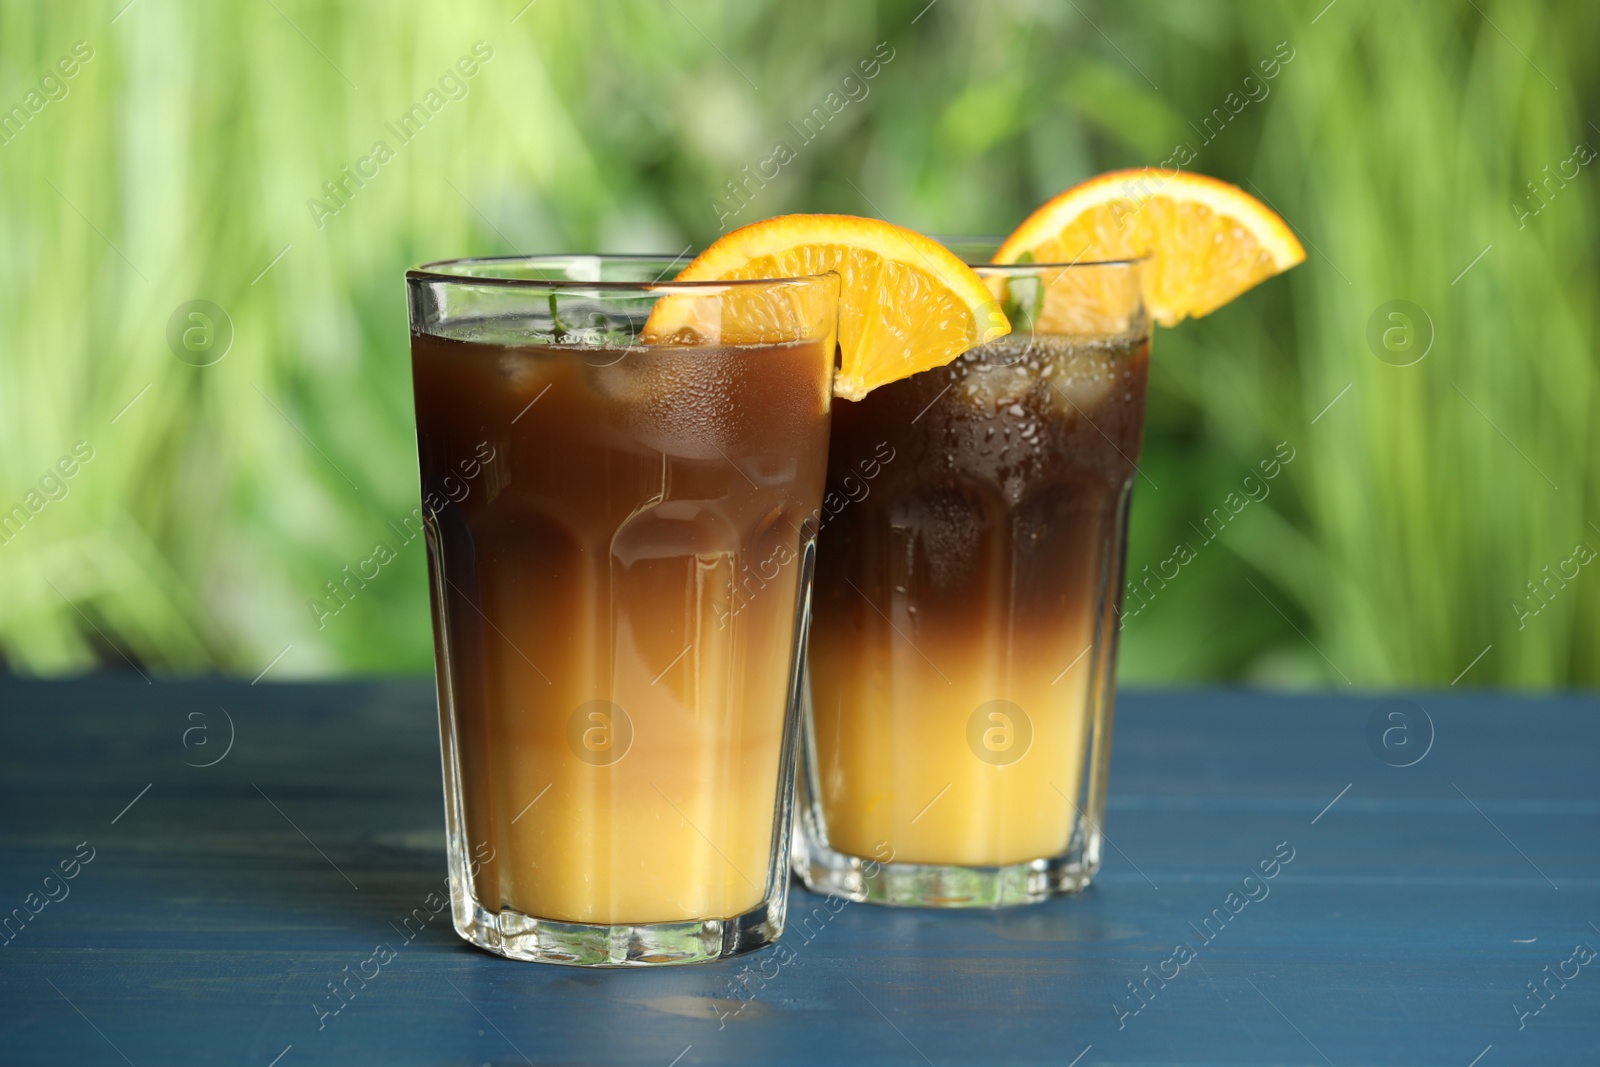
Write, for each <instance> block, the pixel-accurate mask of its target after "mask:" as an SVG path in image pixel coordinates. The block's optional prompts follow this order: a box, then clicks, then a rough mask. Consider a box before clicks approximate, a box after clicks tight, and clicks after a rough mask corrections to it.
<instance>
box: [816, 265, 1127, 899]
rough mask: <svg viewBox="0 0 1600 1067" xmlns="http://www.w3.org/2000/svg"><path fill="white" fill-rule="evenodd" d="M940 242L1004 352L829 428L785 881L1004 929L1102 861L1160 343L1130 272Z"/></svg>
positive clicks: (856, 408)
mask: <svg viewBox="0 0 1600 1067" xmlns="http://www.w3.org/2000/svg"><path fill="white" fill-rule="evenodd" d="M951 246H952V248H954V249H955V250H956V251H957V252H958V254H960V255H962V256H963V257H965V258H967V259H968V260H969V262H972V263H973V264H974V269H976V270H977V272H978V273H979V275H980V276H982V277H983V278H984V279H985V281H986V282H987V283H988V284H989V286H990V287H991V289H992V290H993V291H994V293H995V295H996V297H997V298H998V299H1000V300H1001V302H1002V306H1003V307H1004V308H1005V310H1006V312H1007V315H1008V316H1009V317H1010V319H1011V322H1012V328H1013V332H1012V333H1011V334H1010V335H1009V336H1007V337H1004V338H1001V339H1000V340H998V341H995V342H992V343H990V344H987V345H984V346H982V347H980V348H977V349H974V350H972V351H971V352H968V353H966V354H965V355H964V356H962V357H961V358H959V359H957V360H956V361H955V362H953V363H951V364H950V365H948V366H946V367H941V368H937V369H934V370H929V371H924V372H922V373H920V374H916V375H914V376H912V377H910V378H907V379H905V380H903V381H899V382H895V383H893V384H891V385H887V386H884V387H882V388H880V389H877V390H875V391H874V392H873V393H872V394H871V395H869V396H868V397H866V398H865V399H864V400H862V401H860V402H859V403H850V402H847V401H839V402H837V403H836V404H835V406H834V413H833V435H832V442H831V446H830V455H829V464H828V494H827V496H826V497H825V501H824V520H823V522H824V527H823V531H822V535H821V538H820V541H819V545H820V547H819V551H818V555H817V578H816V590H815V596H814V600H813V611H814V612H815V626H814V627H813V629H812V633H811V640H810V650H809V656H808V658H809V680H810V693H809V713H808V717H807V722H806V733H807V737H806V748H805V757H804V768H803V773H802V781H801V788H802V790H803V793H802V801H801V820H802V828H801V832H800V833H799V834H798V835H797V839H796V842H795V850H794V860H795V866H796V869H797V870H798V871H799V872H800V874H801V875H802V876H803V877H804V879H805V881H806V884H807V885H808V886H810V887H811V888H813V889H816V890H819V891H822V892H827V893H832V894H835V895H839V896H845V897H849V898H851V899H854V900H866V901H873V902H877V903H884V904H901V905H921V906H932V907H998V906H1003V905H1009V904H1021V903H1027V902H1030V901H1036V900H1041V899H1043V898H1045V897H1047V896H1049V895H1052V894H1055V893H1065V892H1072V891H1074V890H1076V889H1079V888H1081V887H1082V886H1084V885H1086V884H1087V883H1088V881H1089V879H1090V877H1091V876H1092V875H1093V873H1094V872H1095V870H1096V869H1097V867H1098V865H1099V859H1100V842H1101V835H1100V825H1101V819H1102V816H1103V813H1104V809H1105V788H1106V765H1107V756H1108V746H1109V742H1110V736H1111V709H1112V674H1113V667H1114V662H1115V653H1116V637H1117V615H1116V612H1117V610H1118V602H1119V593H1120V590H1121V587H1122V574H1123V554H1124V549H1125V543H1126V536H1127V515H1128V501H1129V496H1130V493H1131V490H1132V488H1133V482H1134V478H1135V472H1136V468H1135V462H1136V460H1137V459H1138V455H1139V440H1140V433H1141V429H1142V426H1143V420H1144V394H1145V365H1146V359H1147V355H1148V352H1149V336H1150V335H1149V323H1148V320H1147V318H1146V315H1145V311H1144V307H1143V303H1142V301H1141V298H1140V277H1139V275H1140V263H1139V262H1117V263H1085V264H1073V265H1068V264H1042V263H1030V264H1026V265H1018V266H993V265H989V264H987V263H984V262H983V260H984V259H985V258H986V257H987V255H988V254H989V252H991V251H992V245H991V246H990V247H989V248H988V249H977V248H973V247H972V246H971V245H964V244H960V243H957V242H951Z"/></svg>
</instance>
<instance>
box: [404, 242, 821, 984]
mask: <svg viewBox="0 0 1600 1067" xmlns="http://www.w3.org/2000/svg"><path fill="white" fill-rule="evenodd" d="M671 268H672V264H670V263H668V262H666V261H665V260H652V259H646V258H633V257H599V256H573V257H539V258H518V259H478V260H458V261H453V262H447V263H433V264H428V265H426V266H424V267H422V268H420V269H417V270H414V271H411V272H409V273H408V274H407V287H408V294H409V309H410V319H411V344H412V367H413V375H414V386H415V396H416V411H417V444H418V453H419V460H420V468H421V481H422V499H423V505H424V506H423V511H424V526H425V530H426V534H427V545H428V564H429V585H430V588H431V592H432V602H433V620H434V635H435V657H436V667H437V677H438V687H439V712H440V733H441V737H442V744H443V756H444V782H445V810H446V823H447V830H448V838H449V865H450V885H451V896H452V904H453V914H454V921H455V927H456V930H457V932H459V933H460V934H461V936H462V937H464V938H465V939H467V940H468V941H470V942H472V943H473V944H475V945H479V946H481V947H483V948H485V949H489V950H490V951H493V952H497V953H499V954H501V955H504V956H509V957H512V958H515V959H526V960H541V961H549V962H559V963H570V964H592V965H601V966H622V965H636V964H637V965H646V964H665V963H686V962H693V961H697V960H709V959H716V958H719V957H723V956H727V955H732V954H734V953H738V952H743V951H747V950H749V949H753V948H757V947H759V946H761V945H764V944H767V943H768V942H770V941H772V940H773V939H774V938H776V937H777V936H778V935H779V933H781V931H782V928H783V920H784V908H785V903H786V889H785V886H786V875H787V864H786V860H787V855H786V845H787V841H788V831H789V823H790V816H791V809H792V803H791V798H792V788H791V786H792V782H793V780H794V760H795V752H796V749H797V745H798V724H799V711H798V707H799V696H798V694H799V688H800V673H799V668H798V663H799V659H800V650H801V648H802V647H803V642H804V639H805V634H806V625H807V603H808V595H809V585H810V581H811V571H812V560H813V552H814V547H813V546H814V537H815V534H816V525H817V516H818V514H819V509H820V506H821V502H822V494H823V484H824V478H825V473H826V456H827V444H828V420H829V407H830V396H831V387H832V378H833V373H834V352H835V336H836V328H837V300H838V279H837V277H836V276H834V275H831V274H828V275H819V276H816V277H808V278H785V279H767V280H754V281H737V282H699V283H675V282H660V281H658V279H660V278H663V277H666V276H668V274H669V273H670V270H671ZM735 306H736V307H737V308H738V309H739V310H738V312H737V317H738V319H739V321H737V322H732V321H730V320H729V318H728V314H731V310H730V309H732V308H734V307H735ZM753 309H754V310H753Z"/></svg>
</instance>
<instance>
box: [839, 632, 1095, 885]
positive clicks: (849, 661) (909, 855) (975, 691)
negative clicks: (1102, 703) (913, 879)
mask: <svg viewBox="0 0 1600 1067" xmlns="http://www.w3.org/2000/svg"><path fill="white" fill-rule="evenodd" d="M1089 621H1090V620H1089V619H1088V618H1087V617H1084V618H1081V619H1079V620H1075V622H1077V623H1079V625H1075V626H1071V627H1065V626H1063V627H1060V628H1059V629H1056V630H1055V631H1054V632H1051V633H1042V634H1035V635H1034V636H1036V637H1038V638H1056V640H1055V641H1054V642H1047V647H1044V648H1038V649H1034V650H1030V651H1031V652H1032V654H1017V655H1013V656H1012V657H1010V662H1009V663H1008V662H1007V659H1008V657H1007V656H1006V653H1005V651H1004V650H1003V649H1001V648H995V647H992V645H993V644H994V643H995V642H996V641H998V640H1000V639H1002V638H1003V635H1002V634H1001V633H1000V632H999V631H996V632H994V633H992V634H989V635H986V636H988V637H990V638H992V639H993V640H991V642H990V645H991V647H987V648H986V647H983V646H984V644H985V642H984V639H983V637H982V636H975V639H966V640H963V639H960V638H956V639H946V640H932V639H928V640H923V639H920V638H919V639H918V641H917V648H916V649H913V648H912V647H911V646H910V645H909V644H908V643H907V642H906V641H904V640H901V639H900V638H899V637H898V636H896V635H895V634H893V633H892V632H890V633H889V634H887V635H883V634H879V635H877V639H876V640H871V641H868V642H866V643H864V644H861V645H858V646H856V648H855V649H854V650H853V651H851V652H845V653H844V654H842V655H838V656H833V655H829V654H826V653H824V654H822V655H818V654H817V652H816V646H815V645H814V646H813V653H812V663H811V671H812V685H813V691H814V693H815V692H824V693H828V694H831V699H830V702H829V703H827V704H823V703H822V702H821V701H817V702H816V703H815V705H814V724H815V730H816V742H817V751H818V754H819V761H818V763H819V766H818V775H819V778H820V780H821V783H822V794H823V798H824V805H823V806H824V810H825V813H826V820H827V830H828V836H829V839H830V842H831V843H832V845H833V847H834V848H836V849H839V850H841V851H843V852H846V853H849V854H851V855H857V856H871V855H873V854H874V849H875V848H876V847H878V843H879V842H887V843H888V845H889V847H890V848H892V849H893V850H894V858H895V860H896V861H897V862H907V863H958V864H970V865H983V866H987V865H994V864H1005V863H1018V862H1022V861H1024V860H1030V859H1037V858H1040V857H1043V856H1052V855H1055V854H1057V853H1059V852H1062V851H1063V850H1065V849H1066V847H1067V842H1068V839H1069V838H1070V836H1071V834H1072V828H1073V825H1074V820H1075V816H1076V809H1075V807H1074V804H1075V803H1076V801H1077V798H1078V790H1079V787H1080V785H1081V775H1082V773H1083V769H1084V766H1085V745H1086V743H1087V731H1086V727H1087V720H1086V718H1085V715H1084V706H1085V695H1086V692H1087V677H1088V673H1089V670H1088V663H1089V659H1090V657H1089V656H1087V655H1086V656H1084V657H1083V658H1082V659H1080V660H1079V661H1078V662H1077V663H1076V664H1074V665H1072V666H1071V667H1070V668H1068V669H1066V670H1065V673H1063V668H1064V667H1066V666H1067V665H1066V662H1065V661H1066V660H1067V659H1068V658H1070V656H1071V653H1070V652H1068V653H1066V654H1065V655H1063V652H1064V651H1065V650H1067V649H1069V648H1077V649H1082V648H1084V647H1086V646H1087V645H1088V643H1089V634H1090V632H1091V629H1090V627H1089V625H1088V623H1089ZM885 636H886V637H887V639H885ZM897 645H898V647H896V646H897ZM918 650H920V652H921V653H925V654H926V655H927V656H928V660H930V661H931V662H932V664H937V665H938V670H937V671H936V670H934V669H933V667H932V665H931V664H930V663H929V662H928V661H924V660H923V659H922V656H921V655H920V654H919V651H918ZM1019 651H1020V650H1019ZM1058 676H1059V680H1058V681H1056V682H1055V684H1051V683H1052V679H1054V678H1057V677H1058ZM1069 798H1070V799H1069Z"/></svg>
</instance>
